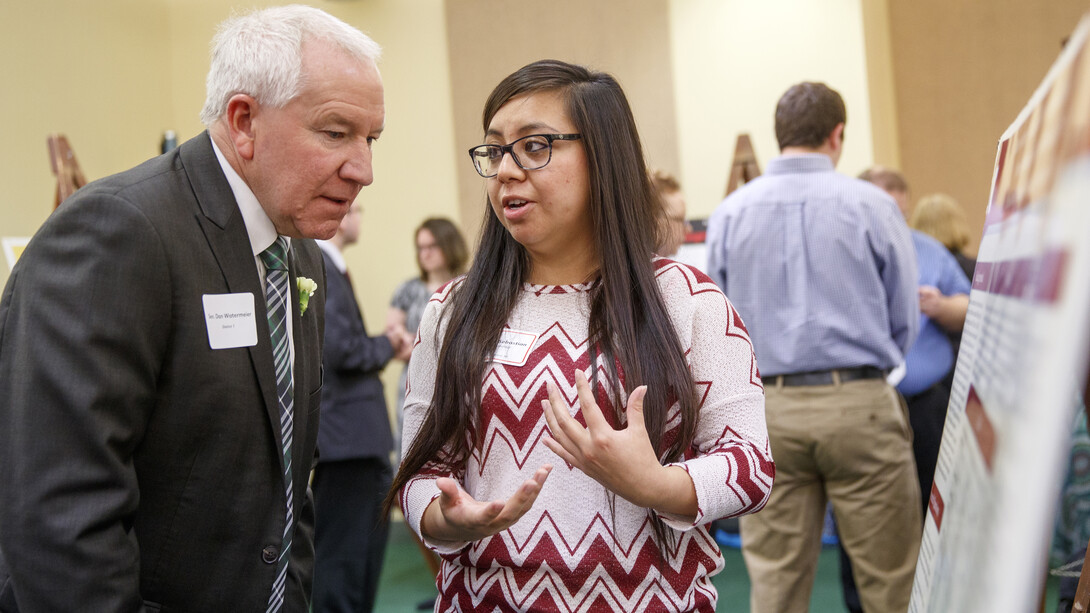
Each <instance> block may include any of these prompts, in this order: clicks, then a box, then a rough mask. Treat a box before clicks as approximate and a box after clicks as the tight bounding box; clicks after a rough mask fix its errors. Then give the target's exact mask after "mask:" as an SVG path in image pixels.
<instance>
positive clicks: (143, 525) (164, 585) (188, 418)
mask: <svg viewBox="0 0 1090 613" xmlns="http://www.w3.org/2000/svg"><path fill="white" fill-rule="evenodd" d="M289 267H290V274H291V281H290V284H291V288H292V295H291V301H292V304H293V305H297V304H298V295H297V289H296V282H295V279H296V277H297V276H306V277H310V278H312V279H314V280H316V281H317V282H318V291H317V293H316V294H315V295H314V297H313V298H311V300H310V305H309V308H308V309H307V311H306V313H305V314H303V315H302V316H300V314H299V309H298V308H297V307H295V308H293V338H294V343H295V369H294V377H295V420H294V428H295V430H294V444H293V447H292V458H293V472H294V498H295V515H296V523H297V528H296V531H295V535H294V544H293V547H292V558H291V562H290V564H291V566H290V568H291V572H290V575H289V580H288V585H287V590H286V600H285V605H284V607H283V609H282V611H285V612H296V611H298V612H305V611H306V610H307V606H308V600H309V595H310V576H311V573H312V566H313V539H312V525H313V510H312V505H311V502H310V497H309V491H308V487H307V482H308V473H309V471H310V468H311V465H312V460H313V458H314V453H315V441H316V438H317V435H318V414H319V404H320V396H321V392H320V390H321V387H322V376H321V362H320V360H321V345H320V341H321V338H322V335H323V314H324V311H325V305H324V304H323V303H324V292H323V287H322V286H323V285H324V271H323V268H322V262H321V256H320V254H319V252H318V248H317V246H316V245H315V244H314V242H313V241H310V240H293V241H292V248H291V255H290V257H289ZM227 293H248V294H253V296H254V305H255V315H256V320H257V338H258V341H257V345H256V346H253V347H249V348H245V347H243V348H235V349H219V350H212V349H211V348H210V345H209V339H208V334H207V329H206V323H205V314H204V307H203V303H202V296H204V295H206V294H227ZM279 422H280V416H279V408H278V404H277V397H276V382H275V374H274V368H273V357H272V349H271V347H270V341H269V330H268V323H267V320H266V315H265V300H264V291H263V288H262V284H261V282H260V278H259V275H258V272H257V265H256V263H255V261H254V256H253V253H252V250H251V247H250V241H249V237H248V235H247V232H246V228H245V226H244V224H243V220H242V216H241V214H240V212H239V209H238V205H237V204H236V202H235V199H234V196H233V195H232V193H231V189H230V187H229V185H228V183H227V180H226V178H225V177H224V174H223V171H222V170H221V168H220V166H219V164H218V163H217V161H216V157H215V155H214V152H213V150H212V146H211V141H210V139H209V136H208V134H207V133H205V134H202V135H200V136H198V137H196V138H194V139H192V140H190V141H189V142H187V143H185V144H183V145H182V146H181V147H180V148H178V149H175V150H174V151H172V152H171V153H169V154H167V155H163V156H160V157H157V158H155V159H152V160H149V161H148V162H145V163H144V164H142V165H140V166H138V167H137V168H134V169H132V170H129V171H127V172H123V173H121V174H119V175H115V176H113V177H109V178H107V179H103V180H101V181H97V182H95V183H92V184H90V185H88V186H86V187H84V188H83V189H81V190H79V191H78V192H77V193H76V194H75V195H74V196H73V197H72V198H70V199H69V200H67V201H65V202H64V203H63V204H62V205H61V206H60V208H59V209H58V210H57V211H56V212H54V214H53V215H52V216H51V217H50V218H49V219H48V220H47V221H46V222H45V224H44V225H43V226H42V228H41V229H40V230H39V232H38V233H37V235H36V236H35V237H34V238H33V239H32V240H31V242H30V244H29V245H28V246H27V248H26V250H25V252H24V253H23V255H22V257H21V258H20V260H19V263H18V265H17V266H16V267H15V269H14V270H13V271H12V274H11V278H10V279H9V281H8V284H7V287H6V289H5V290H4V294H3V298H2V302H0V552H2V559H0V610H2V611H9V610H14V605H15V604H16V602H17V604H18V606H19V607H20V608H21V610H22V611H111V612H113V611H140V610H148V611H162V612H164V613H165V612H168V611H264V610H265V606H266V602H267V601H268V598H269V594H270V591H271V587H272V584H273V581H274V578H275V574H276V563H275V560H276V557H277V554H278V552H279V549H280V546H281V539H282V536H283V532H284V528H285V522H286V519H285V493H284V485H283V473H282V468H281V464H282V461H283V460H282V453H281V447H280V427H279Z"/></svg>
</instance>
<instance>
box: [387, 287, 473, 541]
mask: <svg viewBox="0 0 1090 613" xmlns="http://www.w3.org/2000/svg"><path fill="white" fill-rule="evenodd" d="M453 285H455V284H453V283H452V284H448V285H447V286H446V287H445V288H443V289H441V290H440V291H439V292H437V293H436V294H435V295H434V296H432V298H431V300H430V301H429V302H428V305H427V307H425V309H424V315H423V317H422V319H421V321H420V328H419V329H418V330H417V335H416V346H415V347H414V348H413V356H412V360H410V361H409V367H408V374H407V379H406V388H407V391H406V393H405V423H404V427H403V429H402V434H401V448H402V449H405V450H407V449H409V447H410V445H411V444H412V442H413V441H414V440H415V439H416V437H417V435H418V434H419V433H420V429H421V426H423V424H424V419H425V417H426V416H427V413H428V410H429V407H430V406H431V399H432V394H433V392H434V389H435V374H436V372H437V367H438V364H439V352H440V349H441V346H442V340H441V339H442V335H443V333H444V330H445V325H443V324H444V322H443V310H444V308H445V307H446V306H447V304H448V299H449V298H450V297H451V288H452V286H453ZM464 473H465V467H464V466H458V467H455V466H452V465H450V464H447V463H444V462H443V461H442V460H441V459H440V458H434V459H432V460H431V461H429V462H428V463H427V464H425V465H424V467H423V468H422V469H421V470H420V472H418V473H417V474H416V475H414V476H413V478H412V479H410V480H409V482H408V483H406V484H405V486H404V487H403V488H402V489H401V491H400V492H399V493H398V501H399V502H400V505H401V511H402V513H403V514H404V515H405V523H406V524H408V526H409V527H410V528H411V529H412V530H413V531H414V532H416V534H417V536H419V537H420V540H421V541H422V542H423V543H424V544H425V545H427V546H428V547H429V548H431V549H433V550H435V551H436V552H438V553H441V554H448V553H456V552H458V551H460V550H461V549H463V548H464V547H465V546H467V545H468V544H469V543H468V542H452V541H436V540H433V539H429V538H427V537H426V536H424V535H423V534H421V532H420V523H421V521H422V520H423V519H424V511H426V510H427V508H428V505H430V504H431V503H432V501H433V500H435V499H436V498H438V497H439V488H438V487H436V485H435V480H436V479H438V478H439V477H450V478H451V479H454V480H455V481H457V482H458V483H463V482H464V481H463V478H464Z"/></svg>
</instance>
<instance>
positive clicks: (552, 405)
mask: <svg viewBox="0 0 1090 613" xmlns="http://www.w3.org/2000/svg"><path fill="white" fill-rule="evenodd" d="M548 389H549V399H548V400H542V401H541V405H542V407H543V408H544V410H545V420H546V421H547V422H548V424H549V431H550V433H551V437H550V438H545V439H544V443H545V445H547V446H548V447H549V449H551V450H553V451H554V452H555V453H556V454H557V455H558V456H560V457H561V458H563V459H564V461H566V462H567V463H568V464H571V465H572V466H575V467H576V468H578V469H579V470H581V471H583V472H584V473H586V474H587V475H588V476H589V477H591V478H592V479H594V480H595V481H597V482H598V483H601V484H602V485H604V486H605V487H606V488H607V489H609V490H610V491H612V492H613V493H615V494H617V495H618V496H620V497H621V498H624V499H625V500H627V501H629V502H631V503H632V504H635V505H639V506H641V507H649V508H654V509H658V510H667V509H666V508H663V506H662V505H663V501H662V497H661V495H660V494H661V493H663V491H664V490H666V491H668V489H667V488H662V487H661V486H662V479H668V480H671V481H672V480H674V479H675V478H677V477H680V478H682V479H684V480H685V481H686V482H688V489H689V490H692V481H691V479H689V477H688V474H687V473H685V471H683V470H680V469H677V468H676V467H675V468H674V470H670V469H668V468H666V467H664V466H662V464H660V463H659V460H658V457H657V456H656V455H655V450H654V448H653V447H652V446H651V439H650V438H648V436H647V429H646V427H645V426H644V423H643V399H644V396H645V395H646V394H647V386H646V385H641V386H640V387H637V388H636V389H635V390H633V391H632V393H631V394H630V395H629V396H628V405H627V407H626V409H625V413H626V416H627V418H628V425H627V426H626V427H625V428H624V429H621V430H614V429H613V427H612V426H611V425H610V424H609V422H607V421H606V419H605V416H603V415H602V410H601V409H600V408H598V403H597V402H595V401H594V395H593V394H592V393H591V389H590V384H589V383H588V382H587V377H586V375H584V374H583V372H582V371H576V373H575V389H576V392H577V393H578V394H579V405H580V407H581V409H582V411H583V418H584V419H585V420H586V422H587V427H586V428H584V427H583V426H581V425H580V424H579V422H577V421H576V420H575V419H574V418H573V417H572V416H571V415H570V414H568V403H567V402H565V401H564V398H563V397H562V396H561V395H560V391H559V390H558V389H557V388H556V386H555V385H553V384H552V383H551V382H550V383H548ZM663 471H666V472H668V473H674V472H675V471H679V472H680V473H681V475H674V474H671V475H669V476H667V475H665V474H663ZM693 497H694V502H695V493H694V495H693ZM666 506H667V507H672V506H673V505H669V504H667V505H666Z"/></svg>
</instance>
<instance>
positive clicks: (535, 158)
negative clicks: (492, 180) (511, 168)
mask: <svg viewBox="0 0 1090 613" xmlns="http://www.w3.org/2000/svg"><path fill="white" fill-rule="evenodd" d="M505 149H509V150H510V151H511V156H512V157H513V158H514V159H515V163H516V164H518V165H519V168H522V169H523V170H537V169H538V168H541V167H543V166H545V165H546V164H548V163H549V158H550V157H551V156H552V143H550V142H549V139H548V138H545V137H544V136H538V135H531V136H526V137H523V138H520V139H518V140H516V141H514V142H512V143H511V144H510V145H507V146H506V147H501V146H500V145H481V146H480V147H477V148H476V149H474V150H473V163H474V164H475V165H476V166H477V171H478V172H480V173H481V174H482V175H484V176H486V177H492V176H495V175H496V174H498V173H499V171H500V164H501V163H502V162H503V154H504V150H505Z"/></svg>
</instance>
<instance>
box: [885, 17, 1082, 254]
mask: <svg viewBox="0 0 1090 613" xmlns="http://www.w3.org/2000/svg"><path fill="white" fill-rule="evenodd" d="M888 5H889V23H890V26H891V27H890V41H891V44H890V48H891V50H892V68H893V84H894V88H895V90H896V108H897V111H898V115H897V122H898V127H897V129H898V132H899V137H900V145H901V162H902V163H901V167H902V169H903V170H904V173H905V176H906V178H907V179H908V181H909V184H910V185H911V187H912V192H913V195H914V197H919V196H923V195H926V194H928V193H932V192H936V191H941V192H946V193H948V194H950V195H951V196H953V197H954V198H956V199H957V200H958V201H959V202H960V203H961V204H962V206H964V207H965V209H966V211H968V212H969V215H970V220H971V222H972V225H973V233H972V234H973V239H974V240H973V244H972V245H971V246H970V247H971V250H972V251H974V252H975V250H976V247H977V244H978V243H979V238H980V233H981V232H982V229H983V221H984V211H985V209H986V208H987V200H988V192H989V189H990V183H991V178H992V168H993V167H994V165H995V154H996V145H997V143H998V141H999V138H1000V136H1002V135H1003V132H1004V131H1005V130H1006V128H1007V126H1009V125H1010V124H1011V122H1013V121H1014V119H1015V117H1017V115H1018V113H1019V111H1021V110H1022V107H1023V106H1025V104H1026V103H1027V102H1028V101H1029V97H1030V95H1032V94H1033V91H1034V90H1035V89H1036V88H1037V86H1038V85H1039V84H1040V82H1041V80H1042V79H1044V77H1045V73H1046V72H1047V71H1048V68H1049V66H1051V65H1052V62H1054V61H1055V60H1056V57H1057V56H1058V55H1059V53H1060V41H1061V40H1063V39H1064V38H1065V37H1066V36H1068V35H1069V34H1071V32H1072V31H1073V30H1074V29H1075V26H1076V25H1077V24H1078V21H1079V17H1080V16H1081V15H1082V13H1083V12H1085V11H1086V10H1087V9H1090V2H1087V1H1086V0H1050V1H1048V2H1025V1H1024V0H974V1H969V0H965V1H959V2H949V1H948V0H888Z"/></svg>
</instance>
